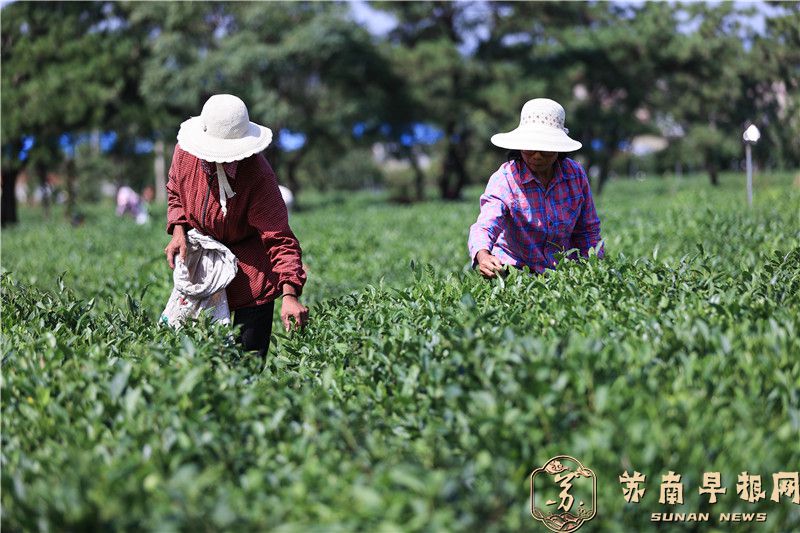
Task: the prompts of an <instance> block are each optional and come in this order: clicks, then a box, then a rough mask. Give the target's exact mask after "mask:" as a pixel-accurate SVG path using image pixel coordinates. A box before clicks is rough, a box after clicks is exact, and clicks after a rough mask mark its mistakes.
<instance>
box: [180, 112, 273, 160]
mask: <svg viewBox="0 0 800 533" xmlns="http://www.w3.org/2000/svg"><path fill="white" fill-rule="evenodd" d="M178 142H179V143H180V145H181V148H183V149H184V150H186V151H187V152H189V153H190V154H192V155H193V156H195V157H198V158H200V159H202V160H204V161H209V162H212V163H230V162H231V161H241V160H242V159H245V158H247V157H250V156H251V155H253V154H257V153H259V152H262V151H264V149H266V147H267V146H269V143H271V142H272V130H271V129H269V128H267V127H266V126H261V125H260V124H256V123H255V122H251V123H250V125H249V127H248V129H247V134H246V135H245V136H244V137H240V138H238V139H220V138H219V137H213V136H211V135H209V134H208V133H206V132H204V131H203V126H202V121H201V119H200V117H192V118H190V119H188V120H186V121H184V122H183V123H182V124H181V128H180V130H179V131H178Z"/></svg>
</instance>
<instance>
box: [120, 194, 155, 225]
mask: <svg viewBox="0 0 800 533" xmlns="http://www.w3.org/2000/svg"><path fill="white" fill-rule="evenodd" d="M125 215H131V216H132V217H133V219H134V220H135V221H136V223H137V224H139V225H142V224H147V222H148V221H149V220H150V215H149V214H148V212H147V206H146V205H145V204H144V202H143V200H142V198H141V197H140V196H139V195H138V194H137V193H136V191H134V190H133V189H131V188H130V187H129V186H127V185H123V186H122V187H120V188H119V190H118V191H117V216H118V217H121V216H125Z"/></svg>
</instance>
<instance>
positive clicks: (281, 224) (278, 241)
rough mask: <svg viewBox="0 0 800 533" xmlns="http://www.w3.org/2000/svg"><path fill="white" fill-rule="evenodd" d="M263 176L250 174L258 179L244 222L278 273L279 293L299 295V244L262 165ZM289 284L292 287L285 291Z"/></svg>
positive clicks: (301, 272)
mask: <svg viewBox="0 0 800 533" xmlns="http://www.w3.org/2000/svg"><path fill="white" fill-rule="evenodd" d="M265 167H266V168H265V172H264V175H263V176H262V175H259V176H253V177H254V178H256V179H259V180H261V183H260V184H259V186H258V187H256V188H255V190H253V193H252V196H251V198H252V200H251V203H250V206H249V207H248V209H247V221H248V223H249V224H250V225H251V226H252V227H254V228H255V229H256V231H258V234H259V237H260V239H261V242H262V243H263V245H264V250H265V252H266V253H267V256H268V257H269V261H270V263H271V265H272V271H273V272H274V273H276V274H278V290H280V291H281V294H291V293H292V292H294V293H295V295H296V296H300V294H301V293H302V291H303V285H305V282H306V273H305V271H304V270H303V262H302V251H301V249H300V243H299V242H298V240H297V237H295V235H294V233H293V232H292V229H291V228H290V227H289V214H288V212H287V211H286V204H284V202H283V198H282V197H281V193H280V190H279V189H278V180H277V179H276V178H275V173H274V172H272V169H271V168H269V165H265ZM286 285H289V286H290V288H291V289H293V291H292V290H287V289H286Z"/></svg>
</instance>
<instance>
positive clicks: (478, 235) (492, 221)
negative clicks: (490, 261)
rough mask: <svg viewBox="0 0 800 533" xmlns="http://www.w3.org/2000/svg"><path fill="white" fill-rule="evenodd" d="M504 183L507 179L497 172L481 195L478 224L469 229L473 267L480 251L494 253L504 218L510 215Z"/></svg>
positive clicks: (469, 244)
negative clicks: (505, 199)
mask: <svg viewBox="0 0 800 533" xmlns="http://www.w3.org/2000/svg"><path fill="white" fill-rule="evenodd" d="M504 183H505V177H504V176H503V175H502V174H501V173H500V172H496V173H495V174H494V175H492V177H491V178H490V179H489V183H488V184H487V185H486V191H484V193H483V194H482V195H481V212H480V214H479V215H478V220H477V222H475V224H473V225H472V226H471V227H470V228H469V242H468V247H469V255H470V257H471V258H472V266H475V256H476V255H477V254H478V252H479V251H481V250H489V251H490V252H491V251H492V248H493V247H494V243H495V241H496V240H497V236H498V235H499V234H500V231H501V230H502V224H503V217H505V216H506V215H507V214H508V207H507V206H506V203H505V202H504V201H503V196H504V188H503V184H504Z"/></svg>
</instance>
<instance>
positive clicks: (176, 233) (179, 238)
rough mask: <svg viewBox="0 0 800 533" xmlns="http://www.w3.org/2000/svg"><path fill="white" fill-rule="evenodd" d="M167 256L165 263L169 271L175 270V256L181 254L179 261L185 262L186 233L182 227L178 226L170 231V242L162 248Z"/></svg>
mask: <svg viewBox="0 0 800 533" xmlns="http://www.w3.org/2000/svg"><path fill="white" fill-rule="evenodd" d="M164 253H166V254H167V263H169V267H170V268H171V269H173V270H174V269H175V254H181V260H183V261H186V233H185V231H184V229H183V226H181V225H180V224H178V225H177V226H175V228H174V229H173V230H172V240H171V241H169V244H168V245H167V247H166V248H164Z"/></svg>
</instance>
